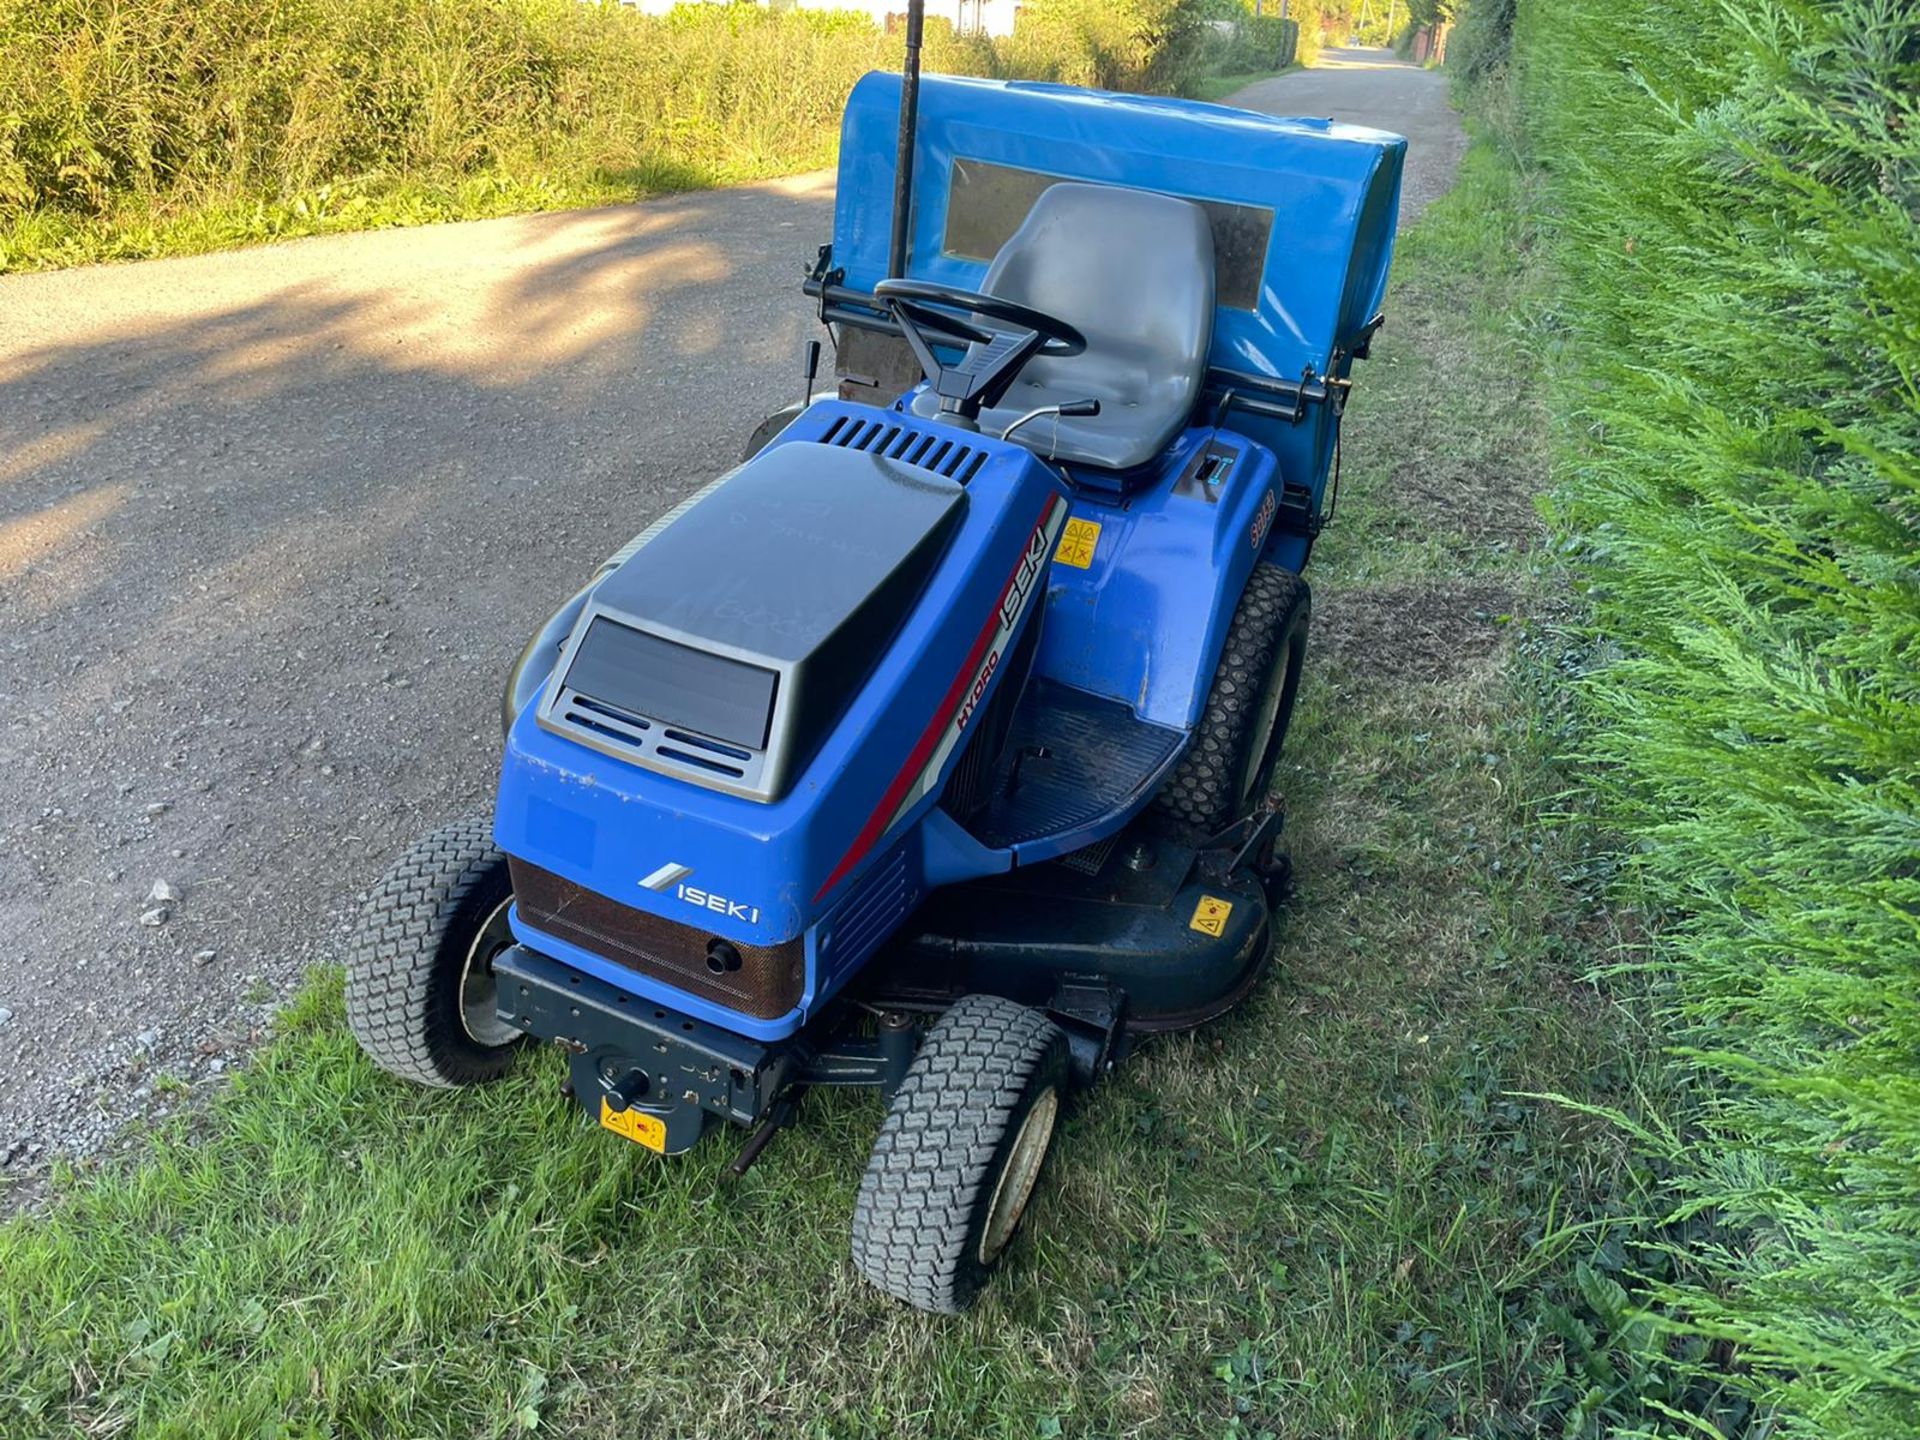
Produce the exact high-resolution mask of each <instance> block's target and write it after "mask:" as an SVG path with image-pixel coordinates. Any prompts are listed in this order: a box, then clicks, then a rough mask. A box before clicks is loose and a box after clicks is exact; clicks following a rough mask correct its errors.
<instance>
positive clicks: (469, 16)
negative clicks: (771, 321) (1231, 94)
mask: <svg viewBox="0 0 1920 1440" xmlns="http://www.w3.org/2000/svg"><path fill="white" fill-rule="evenodd" d="M1198 13H1199V12H1198V5H1197V4H1196V3H1195V0H1031V3H1030V4H1029V5H1028V6H1027V7H1026V12H1025V14H1024V15H1023V17H1022V23H1021V34H1020V35H1019V36H1018V37H1017V38H1015V39H1014V40H1012V41H1004V42H987V41H984V40H975V39H960V38H957V37H955V36H954V35H953V33H952V31H951V29H950V28H948V27H946V26H944V25H938V24H935V25H930V26H929V27H928V49H927V56H926V63H927V64H928V66H929V68H931V69H936V70H947V71H957V72H962V73H967V72H972V73H986V74H997V75H1007V76H1037V77H1046V78H1057V79H1064V80H1070V81H1076V82H1079V83H1083V84H1094V85H1101V86H1105V87H1108V88H1116V89H1149V90H1167V91H1185V90H1188V89H1190V88H1192V86H1193V85H1194V84H1196V83H1197V80H1198V75H1199V70H1200V68H1201V59H1202V53H1203V50H1204V46H1205V34H1206V30H1205V26H1204V25H1203V24H1202V23H1201V21H1200V20H1199V18H1198ZM899 62H900V48H899V40H898V37H897V36H889V35H887V34H884V33H882V32H881V31H880V30H878V29H876V28H875V27H874V26H873V25H872V24H871V23H870V22H869V21H868V20H866V19H865V18H864V17H862V16H859V15H849V14H834V13H820V12H813V11H800V10H784V11H779V12H775V11H773V10H770V9H769V8H767V7H765V6H761V5H755V4H750V3H743V4H735V5H688V6H683V7H681V8H680V9H677V10H674V11H672V12H670V13H669V14H667V15H666V16H664V17H660V18H652V17H647V16H643V15H639V14H637V13H634V12H633V11H630V10H627V9H625V8H623V7H621V6H619V5H617V4H614V3H611V0H608V3H603V4H600V5H588V4H582V3H580V0H142V3H140V4H138V5H126V4H121V3H117V0H0V97H4V102H3V103H0V269H6V268H9V267H10V266H18V265H22V264H34V263H38V264H45V263H62V262H71V261H74V260H82V259H95V258H101V257H103V256H122V255H125V256H131V255H144V254H154V253H160V252H162V251H167V250H175V249H198V248H207V247H208V246H211V245H218V244H226V243H233V242H235V241H241V240H249V239H258V238H265V237H268V236H271V235H276V234H284V233H290V232H304V231H312V230H323V229H338V228H355V227H360V226H365V225H369V224H380V223H392V222H395V221H415V220H422V219H435V218H455V217H459V216H467V215H475V214H488V213H500V212H505V211H512V210H526V209H538V208H550V207H553V206H557V205H568V204H588V203H595V202H599V201H608V200H614V199H621V198H628V197H631V196H632V195H634V194H636V193H644V192H645V191H647V190H653V189H662V188H669V187H674V186H686V185H699V184H714V183H722V182H727V181H734V180H741V179H747V178H752V177H756V176H762V175H769V174H776V173H781V172H791V171H794V170H799V169H806V168H809V167H813V166H818V165H824V164H827V163H829V162H830V160H831V159H832V156H833V152H834V146H835V143H836V138H837V135H838V126H839V116H840V108H841V104H842V102H843V101H844V100H845V98H846V94H847V91H848V89H849V88H851V86H852V84H853V82H854V81H855V80H856V79H857V78H858V77H859V76H860V75H861V74H862V73H864V72H865V71H867V70H870V69H874V68H876V67H888V68H891V67H894V66H897V65H898V64H899Z"/></svg>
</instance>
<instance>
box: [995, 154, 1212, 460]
mask: <svg viewBox="0 0 1920 1440" xmlns="http://www.w3.org/2000/svg"><path fill="white" fill-rule="evenodd" d="M981 288H982V289H983V290H985V291H986V292H987V293H988V294H990V295H998V296H1000V297H1002V298H1004V299H1008V300H1013V301H1016V302H1018V303H1019V304H1022V305H1027V306H1030V307H1032V308H1033V309H1035V310H1040V311H1043V312H1044V313H1046V314H1049V315H1055V316H1058V317H1059V318H1060V319H1062V320H1065V321H1066V322H1067V323H1068V324H1070V325H1073V326H1075V327H1076V328H1078V329H1079V330H1080V332H1081V333H1082V334H1083V335H1085V336H1086V337H1087V348H1086V350H1085V351H1084V352H1082V353H1081V354H1079V355H1074V356H1069V357H1067V358H1064V359H1047V358H1038V359H1034V360H1031V361H1029V362H1028V363H1027V366H1026V368H1025V369H1024V370H1023V371H1022V372H1021V374H1020V378H1019V379H1018V380H1016V381H1015V382H1014V385H1013V388H1012V389H1011V390H1010V391H1008V392H1007V395H1006V397H1005V399H1004V400H1003V401H1002V402H1001V407H1000V408H999V409H998V410H994V411H989V412H987V414H985V415H983V416H982V417H981V428H982V429H984V430H987V431H989V432H990V433H992V432H997V430H998V429H1000V428H1004V426H1005V425H1006V424H1008V423H1011V421H1012V420H1013V419H1014V418H1015V417H1016V416H1017V415H1020V414H1024V413H1025V412H1027V411H1029V410H1033V409H1037V408H1039V407H1040V406H1043V405H1051V404H1057V403H1061V402H1064V401H1069V400H1081V399H1096V400H1098V401H1100V404H1101V413H1100V415H1099V417H1098V418H1096V419H1090V420H1052V419H1045V420H1036V421H1034V422H1032V423H1030V424H1028V425H1026V426H1023V427H1022V428H1021V429H1020V430H1018V431H1016V432H1015V437H1016V438H1017V439H1020V440H1022V441H1023V442H1025V443H1026V444H1028V445H1029V446H1031V447H1032V448H1033V449H1035V450H1038V451H1041V452H1043V453H1048V452H1050V453H1052V454H1055V455H1057V456H1058V458H1060V459H1062V460H1072V461H1079V462H1080V463H1082V464H1088V465H1098V466H1101V467H1103V468H1106V469H1110V470H1130V469H1134V468H1136V467H1138V466H1141V465H1145V464H1148V463H1150V462H1151V461H1152V460H1153V459H1154V458H1155V457H1156V456H1157V455H1159V454H1160V452H1161V451H1162V450H1164V449H1165V448H1166V446H1167V445H1168V443H1169V442H1170V441H1171V440H1172V439H1173V437H1174V436H1175V435H1176V434H1178V433H1179V431H1180V430H1181V429H1182V428H1183V427H1184V426H1185V425H1186V424H1187V422H1188V420H1189V418H1190V417H1191V416H1192V414H1193V410H1194V407H1195V405H1197V404H1198V403H1199V400H1200V393H1201V390H1202V389H1203V387H1204V385H1205V383H1206V374H1207V350H1208V347H1209V346H1210V345H1211V344H1212V341H1213V307H1214V257H1213V229H1212V226H1211V225H1210V224H1209V222H1208V220H1207V215H1206V212H1205V211H1203V210H1202V209H1201V208H1200V207H1199V206H1198V205H1195V204H1193V203H1192V202H1190V201H1187V200H1179V199H1175V198H1174V197H1173V196H1170V195H1158V194H1155V193H1153V192H1152V191H1147V190H1129V189H1123V188H1121V187H1119V186H1114V185H1086V184H1081V183H1078V182H1075V181H1062V182H1061V183H1060V184H1058V185H1054V186H1051V187H1050V188H1048V189H1047V190H1045V191H1044V192H1042V194H1041V196H1040V198H1039V199H1038V200H1037V201H1035V202H1034V206H1033V209H1032V210H1031V211H1030V212H1029V213H1028V215H1027V218H1026V221H1025V223H1023V224H1022V225H1021V226H1020V228H1019V229H1018V230H1017V231H1015V232H1014V234H1013V236H1012V238H1010V239H1009V240H1008V241H1007V243H1006V244H1005V245H1003V246H1002V247H1001V249H1000V253H999V254H998V255H997V256H996V257H995V258H994V261H993V264H992V266H991V267H990V268H989V269H988V271H987V278H986V281H985V283H984V284H983V285H982V286H981ZM996 422H997V423H996Z"/></svg>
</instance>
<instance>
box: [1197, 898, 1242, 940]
mask: <svg viewBox="0 0 1920 1440" xmlns="http://www.w3.org/2000/svg"><path fill="white" fill-rule="evenodd" d="M1231 914H1233V902H1232V901H1231V900H1218V899H1215V898H1214V897H1213V896H1211V895H1202V896H1201V897H1200V903H1199V904H1198V905H1196V906H1194V907H1193V919H1191V920H1189V921H1188V922H1187V928H1188V929H1189V930H1198V931H1199V932H1200V933H1201V934H1202V935H1224V934H1226V933H1227V917H1228V916H1229V915H1231Z"/></svg>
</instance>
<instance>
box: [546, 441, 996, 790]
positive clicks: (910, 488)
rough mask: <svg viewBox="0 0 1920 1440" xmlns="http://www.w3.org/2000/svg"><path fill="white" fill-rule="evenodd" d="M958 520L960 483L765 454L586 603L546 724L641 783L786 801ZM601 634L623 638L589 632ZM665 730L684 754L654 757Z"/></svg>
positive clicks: (831, 452) (796, 448) (807, 453)
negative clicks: (657, 774)
mask: <svg viewBox="0 0 1920 1440" xmlns="http://www.w3.org/2000/svg"><path fill="white" fill-rule="evenodd" d="M965 508H966V491H965V490H964V489H963V488H962V487H961V486H960V485H958V484H956V483H955V482H953V481H951V480H946V479H943V478H941V477H939V476H936V475H931V474H929V473H928V472H927V471H925V470H921V469H919V468H917V467H913V466H908V465H902V464H899V463H896V462H893V461H890V460H887V459H885V458H883V457H880V456H875V455H870V454H867V453H865V452H863V451H857V450H848V449H843V448H841V447H838V446H829V445H816V444H813V443H811V442H805V441H790V442H787V443H785V444H779V445H774V446H772V447H770V448H769V449H767V450H764V451H762V452H761V453H760V454H759V455H757V456H755V457H754V459H753V460H752V461H750V462H749V463H748V464H746V465H744V466H742V467H741V468H740V469H738V470H736V471H735V472H734V473H733V474H731V475H729V476H728V477H726V479H724V480H723V481H721V482H720V483H719V484H718V485H717V486H715V487H714V488H713V489H712V490H711V491H710V492H708V493H707V494H706V495H704V496H703V497H701V498H700V499H699V500H698V501H697V502H696V503H695V504H693V505H692V506H691V507H690V508H689V509H687V510H686V511H685V513H683V514H681V515H679V516H677V517H676V518H674V519H673V520H672V522H671V523H670V524H668V525H666V526H665V527H664V528H663V529H661V530H659V531H658V533H656V534H653V535H651V537H650V538H648V539H647V540H646V543H645V544H643V545H641V546H640V548H639V549H638V550H636V551H635V552H634V553H633V554H632V556H631V557H629V558H628V559H627V560H626V561H625V562H624V563H622V564H621V565H620V566H619V567H618V568H617V569H615V570H614V571H613V572H612V573H611V574H609V575H608V576H607V577H606V578H605V579H603V580H602V581H601V582H600V583H599V584H598V585H597V586H596V587H595V588H594V590H593V592H592V594H591V596H590V597H589V599H588V602H587V605H586V607H585V609H584V610H583V611H582V613H581V616H580V620H579V622H578V624H577V625H576V627H575V629H574V631H573V636H572V638H571V640H570V641H569V643H568V645H567V648H566V658H565V660H564V662H563V664H562V665H561V666H560V667H559V669H558V670H557V671H556V673H555V675H554V677H553V679H552V681H551V682H550V683H549V685H548V689H547V694H546V696H545V698H544V699H543V700H542V702H541V707H540V710H539V712H538V719H539V721H540V723H541V724H542V725H543V726H545V727H547V728H548V729H551V730H554V731H556V732H557V733H560V734H564V735H566V736H567V737H568V738H569V739H572V740H576V741H579V742H580V743H582V744H586V745H590V746H592V747H593V748H595V749H598V750H601V751H603V752H605V753H607V754H610V755H614V756H617V757H618V758H619V759H622V760H625V761H628V762H629V763H632V764H636V765H640V766H642V767H643V768H646V769H653V770H660V771H663V772H665V773H669V774H672V775H676V776H678V777H680V778H681V779H685V780H690V781H692V782H694V783H696V784H701V785H705V786H708V787H709V788H712V789H717V790H724V791H728V792H731V793H734V794H739V795H744V796H747V797H749V798H752V799H757V800H769V801H770V800H775V799H778V798H779V797H780V796H781V795H783V794H784V793H785V792H786V790H787V789H788V787H789V786H790V785H791V784H792V783H793V780H794V779H795V778H796V777H797V776H798V775H799V773H800V771H801V770H802V769H804V768H805V766H806V763H807V761H808V760H810V759H811V758H812V756H813V753H814V752H815V750H817V749H818V747H819V744H820V741H821V740H822V739H823V738H824V737H825V736H826V734H827V733H828V731H829V730H830V729H831V728H832V726H833V724H834V722H835V721H836V720H837V719H838V718H839V716H840V715H841V713H842V712H843V711H844V710H845V708H846V705H847V702H848V701H849V700H850V699H851V698H852V697H853V695H854V693H855V692H856V691H857V690H858V688H859V686H860V685H861V683H862V682H863V681H864V680H865V679H866V677H867V676H868V675H869V674H870V673H871V672H872V669H873V667H874V665H875V663H876V662H877V661H878V660H879V658H880V656H881V654H882V653H884V651H885V649H886V647H887V645H888V643H889V642H890V641H891V640H892V638H893V635H894V633H895V632H896V631H897V630H898V628H899V625H900V622H901V621H902V620H903V619H904V618H905V616H906V614H907V612H908V611H909V610H910V609H911V608H912V606H913V603H914V602H915V600H916V599H917V598H918V597H919V595H920V592H921V591H922V590H923V589H924V588H925V586H926V583H927V580H928V578H929V577H930V576H931V575H932V574H933V571H934V568H935V567H936V566H937V564H938V563H939V558H940V555H941V553H942V551H944V549H945V548H946V544H947V542H948V540H949V539H950V538H951V536H952V533H953V530H954V528H955V526H956V525H957V524H958V522H959V520H960V517H961V516H962V515H963V514H964V513H965ZM596 621H604V622H612V625H613V626H614V627H624V630H621V629H603V630H599V631H597V632H596V630H595V623H596ZM634 631H637V632H640V633H639V637H635V636H633V635H632V634H631V633H626V632H634ZM659 642H668V643H667V644H665V645H662V644H660V643H659ZM675 646H681V647H685V650H684V651H680V650H675V649H674V648H673V647H675ZM688 651H691V652H695V653H692V654H688V653H687V652H688ZM582 699H584V700H586V701H588V702H590V703H589V705H587V706H585V707H582V706H580V705H579V703H578V702H579V701H580V700H582ZM595 705H598V706H600V707H609V706H610V707H612V708H613V709H614V710H615V711H617V712H618V714H617V715H608V714H606V713H605V710H604V708H602V709H596V708H594V706H595ZM621 717H626V722H627V723H623V721H622V719H621ZM635 719H638V720H641V721H645V722H649V723H647V724H643V725H640V726H638V727H637V728H636V727H635V726H633V725H632V724H631V723H630V722H631V721H632V720H635ZM667 727H672V728H674V729H675V730H677V731H679V732H680V735H681V741H680V742H675V743H668V744H665V745H663V743H662V738H661V737H662V736H663V735H664V733H665V731H666V729H667ZM688 735H692V736H697V737H701V738H704V739H705V740H707V741H708V742H710V743H708V744H707V745H705V746H699V745H690V744H688V743H684V742H685V737H686V736H688ZM711 742H719V743H718V745H715V744H713V743H711ZM663 749H664V750H665V752H666V753H664V754H662V753H661V752H662V750H663Z"/></svg>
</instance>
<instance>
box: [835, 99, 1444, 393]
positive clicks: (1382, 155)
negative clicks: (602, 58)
mask: <svg viewBox="0 0 1920 1440" xmlns="http://www.w3.org/2000/svg"><path fill="white" fill-rule="evenodd" d="M900 86H901V82H900V77H899V76H897V75H892V74H885V73H878V72H876V73H874V74H870V75H868V76H866V77H865V78H864V79H862V80H861V81H860V83H859V84H858V85H856V86H855V87H854V91H853V95H852V97H851V98H850V99H849V101H848V103H847V110H846V118H845V121H844V124H843V127H842V132H841V150H840V183H839V192H838V196H837V198H836V201H835V208H834V243H833V255H834V264H835V265H836V266H837V267H841V268H843V269H844V270H845V272H846V282H845V283H846V284H847V285H848V286H850V287H852V288H855V289H859V290H871V289H872V288H873V286H874V284H875V283H877V282H878V281H880V280H881V279H883V278H885V276H886V273H887V258H888V257H887V248H888V242H889V238H890V235H891V226H892V207H893V193H894V168H895V165H894V162H895V154H896V149H897V145H898V133H899V131H898V126H899V120H900ZM1405 153H1406V141H1405V140H1403V139H1402V138H1401V137H1400V136H1398V135H1390V134H1387V133H1386V132H1384V131H1379V130H1369V129H1365V128H1362V127H1360V126H1355V125H1343V124H1336V123H1334V122H1333V121H1330V120H1317V119H1278V118H1275V117H1272V116H1267V115H1257V114H1253V113H1251V112H1248V111H1245V110H1236V109H1233V108H1231V107H1228V106H1224V105H1208V104H1202V103H1200V102H1198V101H1190V100H1174V99H1166V98H1159V97H1151V96H1141V95H1116V94H1108V93H1104V92H1100V91H1093V90H1081V89H1077V88H1075V87H1072V86H1066V85H1051V84H1039V83H1032V82H1023V81H1000V80H978V79H971V78H965V77H960V76H951V75H927V76H925V77H923V79H922V81H921V90H920V121H919V134H918V140H917V144H916V146H915V160H914V208H913V221H912V240H911V245H910V249H909V262H908V266H907V271H908V273H909V274H910V275H912V276H913V277H915V278H918V279H926V280H936V281H940V282H943V283H946V284H952V285H961V286H965V287H968V288H977V287H978V286H979V284H980V282H981V280H982V278H983V277H984V275H985V273H986V261H987V259H989V258H991V257H982V256H978V255H965V254H958V253H955V252H954V251H953V250H952V249H950V248H949V245H948V241H949V236H950V226H949V221H950V218H952V217H950V216H949V213H948V212H949V203H950V197H951V196H952V195H953V194H954V179H955V166H956V163H958V164H959V165H960V166H961V168H962V171H963V172H966V171H967V170H968V167H969V163H970V162H971V163H972V165H973V166H975V167H977V166H980V165H986V166H999V167H1011V168H1016V169H1020V170H1026V171H1037V172H1041V173H1043V174H1044V175H1048V176H1053V177H1057V178H1059V179H1072V180H1088V181H1094V182H1104V183H1107V184H1113V185H1130V186H1135V187H1137V188H1140V189H1145V190H1156V191H1161V192H1163V193H1166V194H1172V195H1179V196H1183V197H1186V198H1189V199H1194V200H1200V201H1209V202H1222V203H1224V204H1225V205H1229V206H1234V207H1252V208H1254V209H1257V210H1260V211H1270V212H1271V215H1272V222H1271V227H1270V232H1269V234H1268V237H1267V244H1266V247H1265V252H1264V256H1263V257H1254V258H1255V261H1256V265H1255V270H1256V274H1255V275H1253V276H1251V277H1249V279H1250V288H1249V289H1248V291H1247V292H1246V293H1244V294H1243V296H1242V298H1243V300H1251V301H1252V303H1251V305H1250V306H1237V305H1231V304H1227V303H1224V302H1225V300H1226V298H1227V297H1226V295H1225V294H1224V293H1223V303H1222V304H1221V306H1220V310H1219V314H1218V316H1217V317H1216V323H1215V327H1214V341H1213V354H1212V357H1211V358H1212V363H1213V364H1214V365H1215V366H1217V367H1220V368H1222V369H1225V370H1234V371H1242V372H1250V373H1253V374H1257V375H1268V376H1275V377H1280V378H1284V379H1298V378H1299V377H1300V374H1301V372H1302V370H1303V369H1305V368H1306V367H1307V366H1312V367H1313V369H1314V371H1315V373H1316V374H1319V375H1326V374H1328V373H1329V365H1330V363H1332V364H1334V365H1335V369H1334V371H1333V373H1335V374H1339V373H1341V372H1340V369H1339V367H1338V364H1337V361H1336V360H1335V352H1336V351H1337V350H1340V349H1343V348H1347V347H1350V346H1351V345H1352V343H1353V342H1354V340H1355V339H1356V338H1357V337H1358V336H1359V335H1360V334H1361V333H1362V330H1363V327H1364V326H1365V325H1366V323H1367V321H1368V320H1369V319H1371V318H1372V317H1373V316H1374V315H1376V314H1378V313H1379V311H1380V306H1381V302H1382V300H1383V299H1384V296H1385V292H1386V283H1387V266H1388V262H1389V260H1390V258H1391V255H1392V247H1393V231H1394V224H1395V220H1396V217H1397V215H1398V211H1399V200H1400V172H1401V163H1402V160H1403V157H1404V156H1405ZM1243 218H1244V217H1243ZM1262 259H1263V261H1264V263H1258V262H1259V261H1261V260H1262ZM1251 282H1257V293H1253V292H1252V289H1251ZM1116 299H1117V300H1123V299H1124V297H1116Z"/></svg>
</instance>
